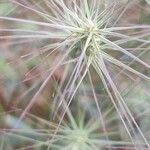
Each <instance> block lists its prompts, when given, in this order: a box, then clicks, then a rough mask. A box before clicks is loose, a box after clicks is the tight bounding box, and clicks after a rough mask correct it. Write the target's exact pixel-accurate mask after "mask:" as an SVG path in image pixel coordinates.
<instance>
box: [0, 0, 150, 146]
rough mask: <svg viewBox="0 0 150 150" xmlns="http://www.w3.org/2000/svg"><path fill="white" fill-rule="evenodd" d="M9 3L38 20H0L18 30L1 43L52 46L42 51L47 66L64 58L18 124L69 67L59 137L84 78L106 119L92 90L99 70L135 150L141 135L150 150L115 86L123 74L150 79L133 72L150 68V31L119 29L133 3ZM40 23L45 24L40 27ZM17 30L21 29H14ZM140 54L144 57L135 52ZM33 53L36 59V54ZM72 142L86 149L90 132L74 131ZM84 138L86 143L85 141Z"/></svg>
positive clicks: (57, 101) (59, 96) (58, 104)
mask: <svg viewBox="0 0 150 150" xmlns="http://www.w3.org/2000/svg"><path fill="white" fill-rule="evenodd" d="M9 2H11V3H12V4H13V5H15V6H16V9H18V7H21V8H22V9H23V10H25V11H31V12H33V13H34V15H35V18H36V19H32V18H31V17H30V16H28V18H30V19H26V18H19V17H12V16H9V15H8V16H0V20H3V21H6V22H9V24H11V23H12V24H14V25H12V26H13V27H11V28H7V29H5V28H3V29H1V31H2V32H6V33H8V35H4V36H1V37H0V39H12V40H14V41H16V40H20V42H21V41H23V40H26V39H34V40H35V39H36V40H38V41H41V40H42V41H43V42H46V43H48V41H49V43H48V44H47V45H44V47H42V48H41V51H42V53H43V59H44V61H45V62H46V60H47V59H48V58H49V56H51V55H54V54H58V53H59V54H61V57H60V56H59V57H58V58H57V56H58V55H57V56H56V57H55V63H54V65H50V66H51V67H50V68H49V69H48V72H47V73H46V78H45V80H44V81H43V83H42V85H41V86H40V88H39V90H38V91H37V93H36V94H35V95H34V96H33V98H32V99H31V101H30V102H29V104H28V105H27V107H26V108H25V110H24V112H23V113H22V115H21V116H20V119H19V121H18V123H17V124H19V122H20V121H21V120H22V119H23V118H24V117H25V115H26V114H27V112H28V111H29V110H30V108H31V107H32V106H33V104H34V103H35V101H36V99H37V98H38V97H39V95H40V94H41V92H42V90H43V89H44V87H45V86H46V85H47V83H48V82H49V80H50V79H51V78H52V75H53V74H54V73H55V72H56V70H57V69H58V68H59V67H60V66H64V73H63V74H62V79H61V81H60V83H59V87H58V89H57V93H56V96H55V98H54V105H53V106H54V108H53V110H55V111H54V115H55V116H56V115H57V113H58V112H59V111H60V110H61V117H60V120H59V123H58V126H57V129H56V131H55V133H54V136H57V135H56V133H57V132H59V128H60V125H61V123H62V122H63V119H64V116H65V114H66V113H67V111H68V109H69V107H70V105H71V103H72V101H73V99H74V97H75V95H76V93H77V91H78V90H79V88H80V87H81V85H82V84H84V80H85V78H88V79H87V80H88V82H89V85H90V87H91V89H92V95H93V98H94V100H95V103H96V105H97V109H98V112H99V116H100V118H101V119H102V114H101V109H100V106H99V101H100V100H99V99H98V98H97V94H96V91H95V87H94V84H93V73H92V71H93V70H94V71H95V73H96V74H97V75H98V76H99V82H101V83H103V86H104V89H105V90H106V91H107V94H108V96H109V99H110V103H112V104H113V105H114V107H115V110H116V112H117V113H118V115H119V117H120V119H121V121H122V124H123V126H124V128H125V129H126V132H127V133H128V136H129V138H130V140H131V142H132V143H133V145H134V147H135V149H138V147H139V143H138V142H135V141H134V140H133V137H134V135H135V133H136V132H138V133H139V135H140V136H139V139H138V140H142V143H143V144H144V145H145V146H146V147H147V148H150V144H149V142H148V140H147V139H146V138H145V136H144V134H143V132H142V130H141V129H140V127H139V125H138V123H137V122H136V120H135V118H134V116H133V114H132V112H131V110H130V109H129V107H128V105H127V103H126V101H125V99H124V98H123V96H122V94H121V93H120V89H119V88H118V86H117V85H116V82H115V80H116V79H117V77H118V76H119V75H122V74H123V75H125V76H127V77H128V78H130V76H132V75H133V76H134V77H140V78H141V79H144V80H146V81H147V82H149V80H150V78H149V77H148V74H145V73H142V72H141V71H140V70H136V69H135V67H134V66H133V64H137V65H140V66H141V67H142V68H145V69H149V68H150V65H149V64H148V63H147V62H145V61H144V60H142V59H141V55H142V53H141V51H142V50H143V48H145V47H146V46H147V45H149V44H150V41H149V36H150V34H149V33H150V32H149V31H150V26H149V25H144V24H143V25H137V24H130V25H128V24H127V23H126V22H123V24H124V25H122V24H121V22H120V23H119V21H120V18H121V17H122V16H123V14H124V12H125V11H126V10H127V8H128V7H130V5H132V2H131V3H130V2H128V3H127V4H126V5H123V4H122V3H119V2H117V1H115V0H114V1H113V2H112V1H110V2H109V1H107V3H106V1H105V0H93V1H91V0H43V1H42V2H41V1H38V2H37V1H34V0H32V1H23V0H22V1H16V0H10V1H9ZM39 19H40V20H41V21H38V20H39ZM16 24H18V25H19V26H20V28H15V27H16ZM20 24H22V25H23V24H27V25H34V26H36V29H34V30H32V29H26V28H23V29H22V28H21V25H20ZM10 26H11V25H10ZM53 41H54V42H53ZM137 47H138V48H137ZM137 49H138V50H139V51H140V53H137V52H136V50H137ZM31 53H33V52H32V50H31ZM29 55H30V54H29ZM36 56H37V54H36ZM124 57H125V58H127V59H128V62H124V61H123V58H124ZM111 66H113V67H116V68H117V69H120V71H118V72H117V74H116V75H115V77H113V76H112V72H113V71H112V72H111V69H110V68H111ZM113 67H112V68H113ZM104 128H105V125H104ZM78 133H79V134H78ZM67 134H68V133H67ZM74 135H76V136H74ZM68 136H69V140H71V141H72V140H76V143H73V142H71V141H70V143H73V145H74V146H75V147H76V148H75V149H79V145H80V144H81V145H82V143H80V142H83V143H85V141H86V140H89V139H88V138H87V135H86V134H85V132H84V131H81V130H79V129H78V128H76V129H75V130H70V131H69V135H68ZM80 136H82V138H84V139H83V140H82V139H81V137H80ZM79 141H80V142H79ZM79 143H80V144H79ZM143 144H142V145H143ZM70 146H72V145H68V149H69V148H70ZM84 146H87V145H84Z"/></svg>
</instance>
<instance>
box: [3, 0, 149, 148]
mask: <svg viewBox="0 0 150 150" xmlns="http://www.w3.org/2000/svg"><path fill="white" fill-rule="evenodd" d="M60 1H63V2H64V3H65V4H66V5H67V6H68V8H69V9H70V10H71V11H73V12H74V10H73V6H74V4H75V3H80V2H81V1H80V0H70V1H69V0H60ZM97 1H100V3H102V0H97ZM114 1H115V0H114ZM114 1H109V0H106V1H105V0H103V3H104V2H106V3H105V4H106V6H105V7H106V8H107V7H108V8H109V9H111V10H110V11H111V13H112V14H111V15H110V16H115V15H116V14H117V13H118V12H119V14H117V15H116V16H115V17H114V18H111V17H110V16H109V15H108V17H110V18H107V16H105V15H107V12H106V14H105V12H104V16H103V15H102V17H101V19H104V20H107V19H108V20H107V21H106V24H104V25H103V26H102V27H103V28H105V27H106V28H107V27H110V28H111V27H112V28H113V26H114V27H116V26H117V27H118V26H119V27H127V26H128V25H129V26H132V25H135V26H136V25H137V24H140V25H141V26H142V25H143V26H144V25H146V26H147V28H142V29H140V28H139V29H134V28H133V29H132V30H121V31H120V35H119V34H118V35H116V36H115V35H114V36H113V35H107V36H106V37H108V39H110V41H113V42H114V43H115V44H118V43H119V42H122V41H123V43H121V44H119V46H121V47H122V48H123V49H125V50H127V51H129V52H131V53H132V54H133V55H135V56H136V58H140V59H141V60H142V61H144V62H145V64H148V65H149V64H150V1H149V0H133V1H132V2H131V1H130V0H129V1H121V0H120V1H119V2H118V1H117V2H116V1H115V2H116V3H114ZM69 2H70V3H69ZM86 2H87V3H88V2H89V1H88V0H83V4H85V5H86ZM68 3H69V4H70V5H69V4H68ZM89 4H91V3H89ZM107 5H108V6H107ZM81 6H82V5H81ZM62 7H63V6H55V3H54V2H53V0H1V1H0V150H16V149H17V150H34V149H36V150H48V149H52V150H99V149H102V150H105V149H108V150H112V149H116V150H130V149H137V150H145V149H149V148H150V94H149V93H150V80H149V79H150V78H149V76H150V70H149V67H144V66H143V64H140V63H138V62H137V61H135V59H136V58H135V59H132V57H128V55H126V54H124V53H118V51H117V50H116V49H115V50H114V51H113V48H115V46H114V47H113V44H112V43H109V42H108V41H107V42H108V44H106V43H105V42H104V41H103V42H102V43H101V45H100V46H102V48H103V50H104V52H106V53H108V51H109V50H112V51H111V53H112V54H111V55H112V56H113V57H114V58H115V59H116V60H119V62H123V63H124V64H125V65H126V66H131V67H132V68H133V69H135V70H136V71H138V72H140V73H141V74H142V75H141V74H140V75H137V73H135V72H134V71H133V70H132V71H131V70H130V69H128V70H126V69H124V66H119V67H118V66H116V64H118V63H119V62H116V64H113V63H111V62H113V61H115V60H110V62H109V61H106V65H108V67H107V69H108V72H110V76H111V78H112V81H113V82H114V83H115V86H116V88H117V89H118V92H119V94H118V95H119V96H120V95H121V97H122V98H123V99H122V98H120V99H121V100H122V102H118V101H117V100H116V101H114V103H115V104H116V106H115V104H114V103H113V102H112V101H111V100H110V99H113V98H114V99H115V97H117V98H118V97H119V96H118V95H117V94H116V93H117V92H116V93H115V92H114V89H113V86H112V87H111V85H113V84H111V83H110V82H109V80H107V77H106V76H103V75H105V73H103V72H100V73H102V74H100V73H99V71H97V70H98V67H95V68H94V67H91V68H89V72H90V78H89V76H88V75H89V72H87V74H86V75H85V77H84V79H83V80H82V83H81V84H80V86H79V87H78V89H77V91H76V93H75V95H73V93H74V91H75V90H76V87H77V86H78V83H79V82H80V79H81V78H82V77H83V75H84V69H83V70H82V71H81V72H79V73H78V72H77V73H78V74H77V75H76V76H78V78H77V80H75V82H74V84H73V85H71V83H72V82H73V80H74V78H71V80H70V76H71V75H72V73H73V71H74V68H75V67H76V65H75V63H76V62H78V58H79V56H80V50H81V49H82V48H83V46H84V44H85V43H86V38H87V37H86V36H85V37H84V38H83V39H81V40H82V41H83V42H81V41H80V40H79V42H77V43H76V45H75V46H73V48H72V49H71V50H72V51H71V53H69V56H68V57H69V59H68V60H65V61H64V62H62V64H61V65H59V66H58V67H57V69H55V71H53V68H55V67H56V66H57V63H58V62H59V61H60V60H61V59H62V57H64V52H66V50H68V49H69V48H70V47H71V46H70V45H69V44H66V45H65V44H64V45H63V44H62V46H60V45H59V44H60V43H61V42H62V41H63V40H64V41H65V40H66V39H69V38H70V37H67V38H64V37H65V36H66V34H69V33H70V32H69V31H68V29H63V30H65V31H66V32H65V33H63V32H62V31H61V29H55V27H49V26H42V25H41V26H40V25H39V24H38V23H35V22H34V21H38V22H41V23H42V22H43V23H45V24H46V23H49V22H50V21H51V20H53V21H54V22H50V23H51V24H53V23H54V24H55V21H56V22H60V25H63V24H62V23H63V21H64V22H65V20H62V22H61V21H60V20H59V18H61V17H62V16H61V15H64V14H65V13H66V14H65V15H66V16H65V17H64V16H63V17H64V18H67V16H68V18H69V17H70V16H69V15H70V13H71V12H68V13H67V11H66V12H65V13H63V11H64V10H63V9H62ZM88 7H90V6H89V5H88V4H87V7H86V8H87V9H88ZM95 7H96V6H95ZM112 7H113V8H112ZM50 8H51V9H50ZM56 8H57V9H56ZM102 8H103V7H102ZM74 9H75V8H74ZM78 9H79V10H78ZM82 9H83V8H82ZM82 9H81V10H82ZM115 10H119V11H118V12H117V13H116V12H115ZM55 11H56V12H55ZM75 11H77V12H78V11H79V13H80V8H78V7H77V8H76V9H75ZM84 11H85V12H86V11H87V10H84ZM84 11H83V13H84ZM93 11H94V10H93ZM107 11H108V9H107ZM58 12H59V15H58V14H57V13H58ZM55 13H56V14H55ZM89 13H90V12H89ZM108 13H109V12H108ZM81 14H82V13H81ZM57 15H58V16H57ZM83 15H84V14H83ZM94 15H97V17H98V15H99V14H97V13H96V10H95V11H94V13H93V16H94ZM50 16H52V17H53V16H55V17H54V18H55V19H56V18H57V17H58V20H59V21H58V20H57V19H56V20H55V19H53V18H50ZM72 16H73V17H75V19H78V21H79V22H78V23H80V18H78V17H77V16H76V14H75V15H72ZM81 16H82V15H81ZM85 16H86V15H85ZM63 17H62V18H63ZM86 17H87V16H86ZM103 17H105V18H103ZM11 18H18V19H23V20H24V21H18V20H11ZM68 18H67V19H68ZM83 18H84V17H83ZM83 18H82V19H83ZM67 19H66V20H67ZM111 19H112V20H111ZM117 19H118V20H117ZM25 20H30V21H33V22H34V23H31V22H26V21H25ZM69 20H70V22H69ZM116 20H117V22H115V21H116ZM102 21H103V20H102ZM65 23H66V22H65ZM78 23H76V22H75V21H74V20H72V18H71V17H70V18H69V19H68V22H67V23H66V24H65V25H68V26H69V25H70V24H71V25H72V24H73V25H74V24H75V25H77V26H78V27H80V24H78ZM113 23H114V24H113ZM112 24H113V26H111V25H112ZM57 25H59V24H56V26H57ZM71 27H72V28H73V27H74V26H71ZM64 28H65V27H64ZM93 32H94V31H93ZM112 33H114V32H113V31H112ZM45 34H46V35H45ZM48 34H49V35H48ZM59 34H60V35H59ZM77 34H78V32H77ZM79 34H80V33H79ZM102 35H104V33H102ZM123 35H126V36H132V38H131V37H124V36H123ZM44 36H50V38H45V37H44ZM52 36H54V38H52ZM57 36H58V37H60V39H57V38H56V37H57ZM70 36H71V35H70ZM81 36H82V34H81ZM104 37H105V36H104ZM128 38H131V40H133V41H131V40H130V39H129V40H128ZM134 38H137V39H138V40H135V41H134ZM71 40H74V39H73V38H72V39H71ZM119 40H120V41H119ZM121 40H122V41H121ZM125 40H127V42H124V41H125ZM140 40H141V41H140ZM142 40H143V41H142ZM95 41H96V42H97V43H98V42H99V41H98V40H95ZM65 42H66V43H67V41H65ZM82 44H83V45H82ZM109 44H111V46H109ZM85 45H86V44H85ZM93 45H96V44H95V43H92V44H91V45H90V46H89V47H92V46H93ZM69 46H70V47H69ZM56 47H57V49H59V50H58V51H56V52H53V50H54V49H56ZM93 47H94V46H93ZM95 47H96V46H95ZM83 49H84V48H83ZM92 50H93V49H92ZM93 55H94V54H93ZM86 56H87V58H88V56H90V51H87V53H86ZM99 57H100V56H99ZM84 61H85V62H88V60H86V59H85V60H84ZM133 61H134V63H133ZM74 62H75V63H74ZM97 64H98V63H97ZM95 65H96V63H95ZM148 65H147V66H148ZM83 68H86V65H85V66H84V64H83ZM96 69H97V70H96ZM79 70H80V68H79ZM79 70H78V71H79ZM85 70H86V69H85ZM97 72H98V73H99V74H98V73H97ZM51 73H52V75H51V78H50V79H48V76H49V75H50V74H51ZM100 76H102V77H104V78H100ZM141 76H142V77H143V76H144V78H146V79H143V78H142V77H141ZM47 79H48V80H47ZM103 80H106V85H105V86H104V83H105V81H103ZM45 81H46V82H45ZM102 81H103V82H102ZM43 83H45V85H44V86H42V87H41V85H42V84H43ZM67 84H69V85H71V86H69V85H68V87H69V88H68V89H69V90H70V91H67V90H68V89H65V88H66V87H67ZM70 87H71V88H70ZM107 87H108V88H109V90H106V89H107ZM39 89H41V90H40V92H38V91H39ZM65 90H66V91H65ZM64 91H65V92H64ZM108 91H109V92H110V93H109V92H108ZM116 91H117V90H116ZM115 94H116V95H117V96H116V95H115ZM36 95H37V96H36ZM68 95H69V96H68ZM72 95H73V96H72ZM111 96H112V97H113V98H112V97H111ZM68 97H69V98H68ZM70 97H71V98H72V101H71V103H70V105H68V103H69V100H70V99H71V98H70ZM34 98H35V99H34ZM117 98H116V99H117ZM64 99H65V100H64ZM118 99H119V98H118ZM32 100H34V103H33V104H31V101H32ZM120 103H123V104H124V105H125V106H126V109H124V108H122V107H123V106H124V105H123V106H122V105H120ZM29 104H31V105H29ZM28 106H29V107H28ZM30 106H31V107H30ZM121 106H122V107H121ZM116 107H117V108H118V109H117V110H116ZM28 108H29V109H28ZM66 108H68V109H66ZM125 111H127V112H125ZM64 112H65V113H64ZM118 112H120V114H119V113H118ZM128 112H130V113H128ZM23 114H25V115H23ZM130 114H132V115H130ZM120 115H121V118H120ZM20 116H23V117H20ZM121 119H122V120H121ZM125 123H126V124H125ZM124 124H125V125H124Z"/></svg>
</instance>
